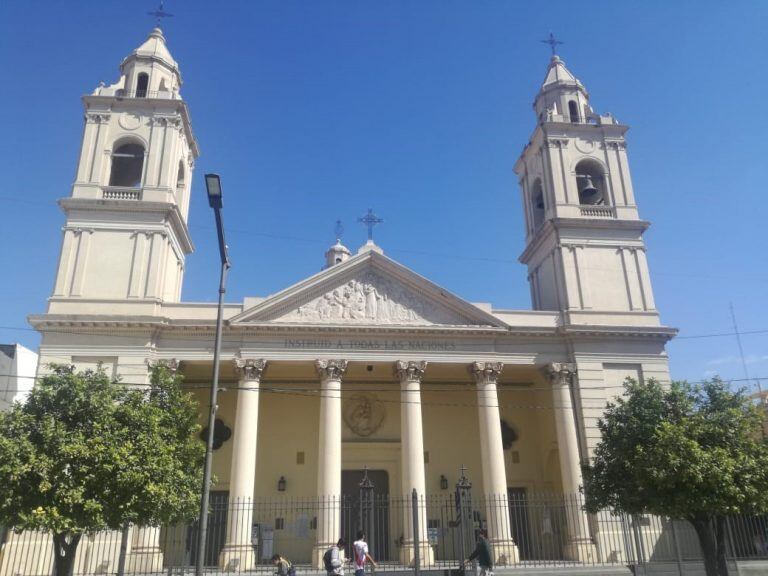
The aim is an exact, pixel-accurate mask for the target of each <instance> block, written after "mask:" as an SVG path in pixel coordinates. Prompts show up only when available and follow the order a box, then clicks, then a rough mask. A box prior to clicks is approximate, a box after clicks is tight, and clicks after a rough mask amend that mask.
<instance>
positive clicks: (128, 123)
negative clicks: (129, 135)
mask: <svg viewBox="0 0 768 576" xmlns="http://www.w3.org/2000/svg"><path fill="white" fill-rule="evenodd" d="M118 123H119V124H120V127H121V128H123V130H136V128H138V127H139V126H141V116H139V115H138V114H133V113H128V114H121V115H120V118H119V120H118Z"/></svg>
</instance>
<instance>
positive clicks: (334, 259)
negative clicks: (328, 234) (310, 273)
mask: <svg viewBox="0 0 768 576" xmlns="http://www.w3.org/2000/svg"><path fill="white" fill-rule="evenodd" d="M351 256H352V252H350V251H349V248H347V247H346V246H344V244H342V243H341V239H340V238H337V239H336V244H334V245H333V246H331V247H330V248H328V251H327V252H326V253H325V267H326V268H330V267H331V266H336V264H341V263H342V262H346V261H347V260H349V258H350V257H351Z"/></svg>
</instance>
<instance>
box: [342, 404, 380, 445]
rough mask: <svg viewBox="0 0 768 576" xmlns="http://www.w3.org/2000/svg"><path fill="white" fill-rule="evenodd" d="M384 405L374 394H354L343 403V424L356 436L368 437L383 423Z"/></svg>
mask: <svg viewBox="0 0 768 576" xmlns="http://www.w3.org/2000/svg"><path fill="white" fill-rule="evenodd" d="M384 415H385V410H384V403H383V402H382V401H381V400H379V399H378V398H377V397H376V395H375V394H355V395H354V396H352V397H351V398H350V399H349V400H348V401H345V402H344V422H345V423H346V425H347V426H349V429H350V430H352V432H354V433H355V434H356V435H358V436H370V435H371V434H373V433H374V432H376V430H378V429H379V428H381V424H382V423H383V422H384Z"/></svg>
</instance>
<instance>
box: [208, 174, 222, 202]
mask: <svg viewBox="0 0 768 576" xmlns="http://www.w3.org/2000/svg"><path fill="white" fill-rule="evenodd" d="M205 189H206V190H207V192H208V204H209V205H210V206H211V208H221V207H222V201H221V178H220V177H219V175H218V174H206V175H205Z"/></svg>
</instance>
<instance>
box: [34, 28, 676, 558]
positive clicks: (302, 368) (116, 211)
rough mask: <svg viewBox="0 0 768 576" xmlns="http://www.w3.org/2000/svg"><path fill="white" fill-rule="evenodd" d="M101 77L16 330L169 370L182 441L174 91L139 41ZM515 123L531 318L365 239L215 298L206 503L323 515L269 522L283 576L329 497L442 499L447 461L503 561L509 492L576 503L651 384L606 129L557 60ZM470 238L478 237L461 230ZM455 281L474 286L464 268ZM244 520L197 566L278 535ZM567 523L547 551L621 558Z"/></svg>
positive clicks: (195, 364)
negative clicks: (299, 505)
mask: <svg viewBox="0 0 768 576" xmlns="http://www.w3.org/2000/svg"><path fill="white" fill-rule="evenodd" d="M120 69H121V78H120V80H119V82H118V83H117V84H114V85H112V86H106V87H105V86H101V87H99V88H97V89H96V91H95V92H94V93H93V94H91V95H88V96H85V97H84V98H83V103H84V107H85V132H84V136H83V142H82V150H81V153H80V160H79V164H78V168H77V177H76V180H75V183H74V185H73V187H72V193H71V196H70V197H68V198H65V199H63V200H61V201H60V205H61V207H62V209H63V210H64V213H65V218H66V224H65V226H64V238H63V244H62V250H61V257H60V262H59V268H58V273H57V277H56V284H55V289H54V292H53V294H52V296H51V298H50V300H49V304H48V310H47V312H46V313H45V314H40V315H35V316H31V317H30V322H31V324H32V325H33V326H34V327H35V328H36V329H37V330H38V331H39V332H40V334H41V336H42V343H41V347H40V355H41V362H43V363H44V362H46V361H48V360H49V359H54V358H55V359H57V360H59V361H61V358H70V359H71V361H72V362H73V363H74V364H76V365H78V366H81V367H88V366H94V365H95V364H96V363H98V362H102V363H103V364H104V365H105V366H108V367H110V368H111V369H112V370H113V371H114V372H116V373H118V374H119V375H120V376H121V377H122V378H123V379H124V381H126V382H131V383H133V382H146V381H147V364H148V363H153V362H157V361H166V362H172V363H173V365H174V366H178V370H180V371H181V372H183V374H184V376H185V377H186V382H187V383H189V384H192V385H194V384H197V385H198V386H197V387H196V388H194V391H195V393H196V394H197V395H198V396H199V399H200V404H201V408H200V421H201V423H204V422H205V421H206V417H207V394H208V392H207V391H206V390H205V388H204V386H201V385H205V384H207V383H208V382H209V378H210V374H211V365H212V343H213V333H214V325H215V319H216V305H215V304H208V303H195V302H182V301H180V294H181V287H182V280H183V275H184V267H185V260H186V257H187V256H188V255H189V254H190V253H191V252H192V251H193V245H192V241H191V238H190V234H189V229H188V227H187V214H188V211H189V202H190V184H191V182H192V170H193V168H194V162H195V158H197V156H198V147H197V143H196V141H195V138H194V136H193V133H192V128H191V124H190V117H189V110H188V108H187V105H186V103H185V102H184V101H183V100H182V99H181V96H180V93H179V89H180V87H181V75H180V72H179V68H178V65H177V63H176V62H175V61H174V59H173V58H172V56H171V54H170V53H169V51H168V49H167V47H166V44H165V39H164V37H163V34H162V32H161V31H160V30H159V29H155V30H153V31H152V33H151V34H150V36H149V38H148V39H147V40H146V42H145V43H144V44H142V45H141V46H140V47H139V48H138V49H136V50H134V52H133V53H131V55H129V56H128V57H127V58H126V59H125V60H124V61H123V62H122V64H121V67H120ZM95 74H96V72H94V75H95ZM534 108H535V112H536V123H535V128H534V130H533V134H532V135H531V137H530V140H529V142H528V144H527V145H526V146H525V147H524V149H523V151H522V154H521V156H520V158H519V159H518V160H517V163H516V164H515V172H516V173H517V175H518V178H519V184H520V187H521V189H522V197H521V200H522V204H523V206H524V214H525V222H524V223H521V225H523V226H524V230H525V236H526V248H525V250H524V252H523V254H522V255H521V257H520V261H521V262H522V263H523V264H524V265H526V266H527V267H528V277H529V281H530V287H531V295H532V300H533V309H532V310H506V309H498V308H494V307H493V306H491V305H489V304H473V303H470V302H467V301H465V300H462V299H461V298H459V297H458V296H456V295H454V294H452V293H451V292H450V291H449V290H446V289H445V288H443V287H440V286H437V285H436V284H434V283H432V282H430V281H429V280H428V279H427V278H424V277H422V276H419V275H418V274H417V273H416V272H414V271H412V270H410V269H408V268H406V267H405V266H403V265H402V264H399V263H398V262H396V261H395V260H392V259H391V258H389V257H388V256H386V255H385V253H384V251H383V250H382V248H380V247H379V246H377V245H375V244H374V243H372V242H368V243H367V244H366V245H364V246H363V247H361V248H360V249H359V250H358V251H357V252H356V253H355V254H354V255H353V254H352V252H351V251H350V250H348V249H347V248H345V247H344V246H343V245H341V242H337V243H336V245H334V246H332V247H331V248H330V249H329V250H328V252H327V253H326V268H325V269H324V270H323V271H321V272H320V273H318V274H314V275H312V276H309V277H308V278H306V279H305V280H302V281H301V282H299V283H297V284H295V285H293V286H290V287H288V288H286V289H285V290H283V291H281V292H279V293H277V294H275V295H273V296H269V297H266V298H256V297H254V298H246V299H245V300H244V301H243V302H232V303H228V304H226V307H225V318H226V322H225V327H224V338H223V349H222V358H223V361H222V362H223V364H222V374H221V377H222V380H223V384H222V387H223V388H227V389H228V391H225V392H222V393H221V395H220V402H219V412H218V417H219V418H220V419H221V420H222V421H223V424H224V426H225V427H227V428H228V429H229V430H230V431H231V439H228V440H227V439H225V438H226V435H224V436H222V444H221V447H220V448H219V449H218V450H217V451H216V452H215V458H214V473H215V475H216V477H217V479H218V481H217V485H216V491H217V494H216V497H217V498H220V499H227V498H228V500H229V502H235V501H237V500H240V501H243V500H244V499H250V498H254V497H257V498H275V499H277V498H278V497H279V496H283V495H288V496H295V497H307V498H323V499H325V501H326V502H327V503H328V504H327V505H325V506H322V507H319V508H316V509H314V510H315V512H312V513H304V516H303V520H301V519H300V518H302V517H298V516H297V517H296V518H299V519H296V520H291V522H293V524H292V526H293V528H291V529H292V530H295V532H292V534H296V537H295V538H294V540H292V541H291V542H290V544H287V543H286V544H285V546H286V547H287V546H289V545H290V546H291V547H292V548H291V549H290V552H289V554H290V557H291V558H292V559H293V560H294V561H296V562H305V563H309V562H310V561H311V562H312V563H314V564H316V565H317V564H319V563H320V556H321V554H322V552H323V551H324V550H325V548H326V547H327V546H329V545H330V543H331V542H332V541H334V540H335V539H336V538H337V537H338V536H339V533H340V532H341V531H342V530H344V528H343V526H342V518H341V509H340V504H339V500H337V499H338V498H340V497H342V496H343V495H355V494H357V492H358V490H359V488H358V483H359V481H360V471H361V470H362V469H363V468H364V467H367V468H368V469H369V470H370V471H371V477H372V478H374V477H375V482H376V484H377V491H378V492H379V493H385V494H386V493H388V494H390V495H391V496H393V497H399V496H404V495H410V494H411V492H412V490H414V489H415V490H416V492H417V494H418V495H420V496H424V495H427V496H429V495H435V494H444V495H447V494H449V493H448V492H441V491H442V490H446V487H447V486H451V487H452V486H453V484H454V483H455V482H456V481H457V479H458V476H459V469H460V467H461V466H462V465H466V467H467V469H468V472H467V474H468V475H469V476H470V478H471V480H472V483H473V485H474V488H473V490H474V494H475V497H476V498H477V499H480V498H484V499H485V500H484V501H486V502H490V501H491V500H493V499H495V501H496V502H499V503H501V506H500V507H496V508H493V507H491V506H488V507H487V508H485V509H483V510H479V511H478V512H477V513H476V516H475V517H473V522H476V523H484V524H486V525H487V526H488V529H489V532H490V538H491V541H492V543H493V548H494V553H495V555H496V557H497V558H496V559H497V560H498V561H499V562H502V563H503V562H508V563H513V562H515V561H516V560H517V559H518V558H520V557H521V554H522V552H521V549H519V541H522V539H525V538H526V537H527V536H526V535H525V534H524V533H521V532H520V530H522V529H521V528H520V526H519V525H518V522H517V520H519V518H517V519H516V520H515V523H514V525H511V524H512V523H511V522H510V515H509V514H508V511H507V510H508V509H507V505H506V503H507V498H508V495H509V494H513V495H516V496H520V495H522V496H525V495H526V494H527V495H534V494H537V493H540V492H542V491H551V492H558V493H565V494H575V493H577V492H578V491H579V487H580V484H581V481H582V480H581V473H580V466H579V464H580V461H581V460H582V458H584V457H585V455H587V454H588V453H589V451H590V450H592V448H593V447H594V445H595V443H596V441H597V439H598V432H597V430H596V421H597V419H598V417H599V416H600V415H601V413H602V410H603V408H604V406H605V403H606V401H608V400H609V399H611V398H612V397H613V396H615V395H616V394H617V393H618V392H619V391H620V387H621V384H622V383H623V381H624V380H625V378H626V377H627V376H632V377H635V378H651V377H652V378H657V379H658V380H660V381H662V382H667V381H669V374H668V362H667V354H666V351H665V344H666V343H667V341H668V340H669V339H670V338H672V337H673V336H674V335H675V333H676V331H675V330H674V329H672V328H668V327H665V326H664V325H663V324H662V323H661V320H660V318H659V313H658V311H657V310H656V306H655V303H654V298H653V291H652V288H651V280H650V274H649V271H648V265H647V262H646V253H645V244H644V242H643V233H644V232H645V230H646V229H647V228H648V225H649V224H648V222H647V221H645V220H642V219H641V218H640V216H639V211H638V207H637V205H636V203H635V193H634V190H633V187H632V179H631V176H630V172H629V164H628V156H627V150H626V145H625V134H626V132H627V129H628V128H627V126H625V125H623V124H620V123H618V122H617V121H616V119H614V118H613V117H611V116H610V115H600V114H597V113H594V112H593V111H592V108H591V107H590V105H589V95H588V93H587V91H586V89H585V88H584V86H582V84H581V83H580V82H579V81H578V80H577V79H576V78H575V77H574V76H573V74H572V73H571V72H570V71H569V70H568V69H567V68H566V66H565V64H564V63H563V61H562V60H560V59H559V58H558V57H557V56H554V57H553V58H552V60H551V61H550V63H549V65H548V68H547V71H546V75H545V80H544V83H543V84H542V86H541V89H540V91H539V94H538V95H537V96H536V98H535V102H534ZM236 204H237V200H236V199H235V200H230V201H229V204H228V206H230V207H232V206H235V205H236ZM491 209H498V207H495V208H491ZM469 225H470V226H472V225H478V226H482V216H481V215H480V216H479V217H478V219H477V221H476V222H475V223H474V224H473V223H471V222H470V223H469ZM504 233H505V234H506V233H507V232H506V231H505V232H504ZM318 248H319V247H318ZM319 255H320V250H318V256H319ZM467 273H470V274H473V275H475V276H476V277H477V280H478V281H479V282H482V281H483V271H482V269H467ZM253 289H254V290H258V286H254V287H253ZM65 332H66V333H65ZM260 391H261V393H260ZM448 509H449V511H450V510H451V509H452V505H449V506H448ZM499 510H501V511H503V513H499ZM252 514H256V513H254V512H252V511H251V509H250V508H249V507H247V510H246V511H245V512H244V514H242V515H239V516H235V515H231V516H230V518H229V522H228V525H227V527H226V530H225V531H223V532H222V539H221V542H219V543H218V544H217V546H219V545H221V547H220V549H219V548H216V550H215V556H216V557H218V561H219V562H220V565H222V566H238V565H239V566H240V567H247V566H249V565H251V563H252V562H253V561H254V553H255V552H254V548H253V547H252V545H251V531H250V530H249V529H248V527H249V526H251V523H252V522H258V523H259V524H261V525H262V526H265V525H268V524H273V525H274V528H275V529H276V530H280V529H281V527H282V526H283V520H284V518H283V517H280V518H277V517H274V518H273V517H270V516H269V514H267V517H265V518H257V517H256V516H251V515H252ZM313 514H314V515H313ZM532 514H533V513H532ZM547 514H548V512H547ZM274 515H275V514H273V516H274ZM428 515H429V517H427V516H428ZM539 516H541V518H539V517H538V516H537V517H536V518H533V515H531V517H530V519H529V518H528V517H526V520H525V522H526V528H525V530H529V529H530V530H531V531H532V532H536V531H537V530H542V531H544V532H545V533H549V532H551V531H552V530H553V528H552V524H553V523H554V519H553V518H550V517H549V516H548V515H544V516H542V515H541V514H540V515H539ZM397 518H399V520H397V519H395V516H390V517H388V520H387V522H386V527H385V528H381V529H380V530H381V531H383V536H382V538H383V541H385V542H387V543H389V544H392V543H393V542H394V543H396V544H397V545H398V546H400V550H399V551H396V550H395V549H394V545H392V549H391V550H390V551H389V552H388V554H389V556H390V559H393V558H394V559H398V558H399V560H400V561H402V562H403V563H408V562H410V561H411V553H412V550H413V546H412V542H413V537H414V532H413V523H412V522H411V521H410V519H406V520H403V519H402V515H401V516H398V517H397ZM567 518H568V522H567V523H565V524H563V525H562V527H561V528H562V530H564V531H565V532H564V534H565V535H564V542H563V546H562V547H561V548H558V549H557V551H555V552H552V554H554V555H557V557H558V558H568V559H572V560H575V561H580V560H581V561H595V560H599V561H603V562H619V563H621V562H622V558H624V556H623V554H624V547H625V546H628V545H629V544H626V542H625V541H624V540H621V539H619V540H616V542H615V543H613V544H608V540H607V538H606V537H605V534H606V533H605V532H601V530H602V529H601V528H600V527H599V526H597V525H596V524H595V523H591V522H590V521H588V519H587V518H586V515H585V514H584V512H582V511H581V509H580V508H579V507H578V506H575V507H571V508H569V509H568V511H567ZM529 520H530V523H531V524H530V525H531V526H534V523H535V522H537V523H538V524H535V526H536V527H531V528H529V527H528V526H529V524H528V522H529ZM417 524H418V530H419V532H420V541H421V543H422V546H423V550H422V553H421V558H422V561H423V562H427V563H430V562H432V561H434V560H435V559H436V555H435V554H436V553H435V551H434V550H433V548H432V546H431V545H432V544H433V542H432V534H433V532H431V531H430V532H428V527H429V529H430V530H432V529H433V528H434V529H435V530H437V529H438V528H435V527H442V526H447V525H448V522H447V521H446V522H444V523H443V524H440V522H439V519H436V518H433V517H432V512H431V511H424V512H423V513H422V515H421V516H420V517H419V518H418V522H417ZM454 525H455V524H454ZM243 526H245V527H246V528H242V527H243ZM270 529H271V528H270ZM298 534H303V536H299V535H298ZM286 542H287V541H286ZM283 550H284V549H281V551H283ZM171 554H172V552H171V551H170V550H169V548H167V547H165V545H164V544H163V543H162V542H161V533H160V531H159V530H155V529H140V530H136V531H135V534H134V544H133V549H132V552H131V562H133V565H134V566H138V565H141V566H148V567H154V568H158V567H160V566H162V564H163V562H165V563H166V564H168V563H170V562H171V561H170V560H169V558H170V557H171ZM523 556H524V554H523ZM553 557H554V556H553Z"/></svg>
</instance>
